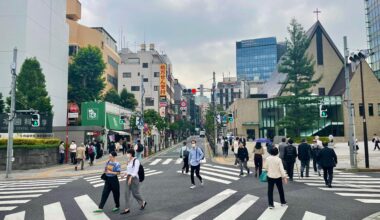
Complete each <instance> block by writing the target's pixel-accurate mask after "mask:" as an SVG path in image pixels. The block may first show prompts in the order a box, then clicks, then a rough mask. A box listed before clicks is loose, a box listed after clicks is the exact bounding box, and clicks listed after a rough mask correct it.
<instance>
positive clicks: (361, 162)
mask: <svg viewBox="0 0 380 220" xmlns="http://www.w3.org/2000/svg"><path fill="white" fill-rule="evenodd" d="M254 146H255V142H247V149H248V152H249V162H248V166H250V167H253V166H254V163H253V154H252V151H253V148H254ZM276 146H277V145H276ZM373 147H374V144H373V143H372V142H369V143H368V154H369V167H370V168H369V169H366V168H365V159H364V142H359V150H358V154H357V162H358V171H380V151H379V150H376V151H373ZM264 149H265V150H266V148H265V147H264ZM334 150H335V153H336V154H337V156H338V165H337V167H336V168H337V169H343V170H345V169H351V165H350V152H349V149H348V146H347V143H336V144H335V148H334ZM216 152H217V155H216V156H215V157H214V158H213V161H214V162H216V163H220V164H224V165H233V164H234V162H235V155H234V154H233V152H232V151H231V149H229V151H228V157H226V158H224V157H223V156H222V155H223V151H222V146H221V145H218V147H217V151H216ZM268 155H269V154H268V153H267V152H266V153H265V155H264V156H263V157H264V158H266V157H267V156H268ZM297 162H298V163H299V161H298V160H297Z"/></svg>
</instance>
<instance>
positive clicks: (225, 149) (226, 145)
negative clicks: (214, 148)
mask: <svg viewBox="0 0 380 220" xmlns="http://www.w3.org/2000/svg"><path fill="white" fill-rule="evenodd" d="M228 145H229V142H228V139H227V138H224V142H223V156H224V157H225V158H226V157H227V156H228Z"/></svg>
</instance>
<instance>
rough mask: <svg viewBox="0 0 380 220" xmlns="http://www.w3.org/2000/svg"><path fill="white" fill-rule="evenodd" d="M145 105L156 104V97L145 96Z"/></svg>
mask: <svg viewBox="0 0 380 220" xmlns="http://www.w3.org/2000/svg"><path fill="white" fill-rule="evenodd" d="M145 106H154V99H153V98H151V97H146V98H145Z"/></svg>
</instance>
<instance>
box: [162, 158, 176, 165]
mask: <svg viewBox="0 0 380 220" xmlns="http://www.w3.org/2000/svg"><path fill="white" fill-rule="evenodd" d="M172 160H173V159H170V158H169V159H166V160H165V161H164V162H162V164H163V165H168V164H169V163H170V162H171V161H172Z"/></svg>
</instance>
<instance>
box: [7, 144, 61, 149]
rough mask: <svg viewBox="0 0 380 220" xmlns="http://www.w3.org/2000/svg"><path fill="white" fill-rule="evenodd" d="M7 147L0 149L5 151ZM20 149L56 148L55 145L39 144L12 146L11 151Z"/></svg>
mask: <svg viewBox="0 0 380 220" xmlns="http://www.w3.org/2000/svg"><path fill="white" fill-rule="evenodd" d="M6 148H7V145H0V149H6ZM15 148H22V149H26V148H27V149H46V148H57V149H58V145H57V144H41V145H14V146H13V149H15Z"/></svg>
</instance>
